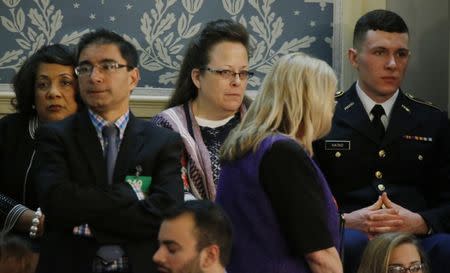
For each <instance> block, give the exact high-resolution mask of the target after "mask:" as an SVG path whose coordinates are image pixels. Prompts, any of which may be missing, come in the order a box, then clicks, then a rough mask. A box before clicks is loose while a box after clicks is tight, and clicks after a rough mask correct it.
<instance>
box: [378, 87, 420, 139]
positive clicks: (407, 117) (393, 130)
mask: <svg viewBox="0 0 450 273" xmlns="http://www.w3.org/2000/svg"><path fill="white" fill-rule="evenodd" d="M412 110H413V109H411V104H410V103H409V100H408V99H407V98H406V97H405V95H404V94H403V92H401V91H400V93H399V94H398V98H397V100H396V102H395V104H394V106H393V108H392V114H391V119H390V121H389V125H388V128H387V130H386V135H385V137H384V139H383V145H386V144H389V143H390V142H392V141H393V140H396V139H399V137H401V136H403V135H405V134H406V133H407V132H409V131H410V130H411V129H413V128H414V127H415V126H417V120H416V119H415V118H414V114H413V112H412Z"/></svg>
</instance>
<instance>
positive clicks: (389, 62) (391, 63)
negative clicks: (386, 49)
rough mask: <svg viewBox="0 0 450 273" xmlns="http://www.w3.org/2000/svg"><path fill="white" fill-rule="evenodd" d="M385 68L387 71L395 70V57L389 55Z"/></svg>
mask: <svg viewBox="0 0 450 273" xmlns="http://www.w3.org/2000/svg"><path fill="white" fill-rule="evenodd" d="M386 67H387V68H389V69H395V68H396V67H397V60H396V59H395V55H393V54H392V55H389V59H388V60H387V63H386Z"/></svg>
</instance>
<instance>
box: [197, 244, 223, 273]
mask: <svg viewBox="0 0 450 273" xmlns="http://www.w3.org/2000/svg"><path fill="white" fill-rule="evenodd" d="M216 264H220V249H219V246H218V245H210V246H208V247H205V248H204V249H202V251H201V253H200V267H201V268H202V269H206V268H210V267H212V266H214V265H216Z"/></svg>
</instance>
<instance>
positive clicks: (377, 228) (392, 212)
mask: <svg viewBox="0 0 450 273" xmlns="http://www.w3.org/2000/svg"><path fill="white" fill-rule="evenodd" d="M344 216H345V221H346V227H348V228H353V229H358V230H361V231H363V232H365V233H367V235H368V236H369V239H372V238H373V237H374V236H376V235H377V234H380V233H386V232H400V231H401V232H409V233H413V234H425V233H427V231H428V227H427V224H426V223H425V221H424V219H423V218H422V216H420V215H419V214H418V213H414V212H412V211H410V210H408V209H406V208H404V207H402V206H400V205H398V204H396V203H394V202H392V201H391V200H390V199H389V198H388V196H387V193H386V192H384V193H383V194H382V195H381V196H379V197H378V200H377V201H376V202H375V203H374V204H372V205H370V206H368V207H365V208H362V209H359V210H356V211H353V212H351V213H347V214H345V215H344Z"/></svg>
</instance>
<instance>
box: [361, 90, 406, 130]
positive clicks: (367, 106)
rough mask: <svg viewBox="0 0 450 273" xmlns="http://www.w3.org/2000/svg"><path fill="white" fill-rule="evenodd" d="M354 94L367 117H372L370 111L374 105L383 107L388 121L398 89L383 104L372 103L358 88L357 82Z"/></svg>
mask: <svg viewBox="0 0 450 273" xmlns="http://www.w3.org/2000/svg"><path fill="white" fill-rule="evenodd" d="M356 93H357V94H358V97H359V99H360V100H361V102H362V104H363V106H364V109H365V110H366V112H367V115H369V117H372V114H371V113H370V111H372V108H373V107H374V106H375V104H380V105H381V106H382V107H383V109H384V112H385V113H386V117H387V120H388V121H389V120H390V117H391V112H392V108H393V107H394V103H395V100H396V99H397V97H398V93H399V89H397V91H395V94H394V95H393V96H392V97H390V98H389V99H388V100H387V101H385V102H383V103H377V102H375V101H373V100H372V99H371V98H370V97H369V96H367V94H366V93H365V92H364V91H363V90H362V89H361V87H360V86H359V81H357V82H356Z"/></svg>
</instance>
